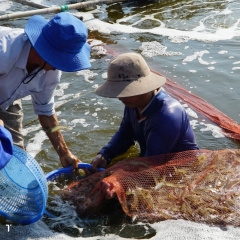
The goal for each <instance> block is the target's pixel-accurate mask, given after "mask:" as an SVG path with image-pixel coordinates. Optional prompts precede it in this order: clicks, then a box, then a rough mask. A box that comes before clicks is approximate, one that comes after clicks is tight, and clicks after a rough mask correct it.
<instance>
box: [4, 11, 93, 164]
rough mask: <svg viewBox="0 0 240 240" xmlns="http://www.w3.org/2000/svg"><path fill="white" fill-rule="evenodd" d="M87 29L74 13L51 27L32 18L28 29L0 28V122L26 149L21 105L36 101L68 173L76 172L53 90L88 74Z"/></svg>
mask: <svg viewBox="0 0 240 240" xmlns="http://www.w3.org/2000/svg"><path fill="white" fill-rule="evenodd" d="M87 32H88V31H87V28H86V26H85V25H84V23H83V22H82V21H80V20H79V19H78V18H76V17H74V16H72V15H71V14H70V13H66V12H62V13H58V14H56V15H55V16H54V17H53V18H52V19H51V20H50V21H47V20H45V19H44V18H43V17H41V16H38V15H36V16H33V17H31V18H30V19H29V20H28V22H27V25H26V27H25V31H24V30H23V29H11V28H6V27H0V119H2V120H3V121H4V123H5V127H6V128H7V129H8V130H9V131H10V132H11V134H12V137H13V142H14V144H16V145H18V146H20V147H23V146H24V143H23V136H22V133H21V130H22V118H23V114H22V107H21V101H20V99H21V98H23V97H26V96H28V95H31V97H32V105H33V109H34V112H35V114H37V115H38V118H39V121H40V123H41V125H42V127H43V129H45V131H46V132H47V135H48V137H49V139H50V141H51V142H52V144H53V146H54V148H55V150H56V151H57V153H58V155H59V158H60V161H61V163H62V166H63V167H68V166H70V165H73V168H77V165H78V162H80V160H79V159H78V158H77V157H76V156H75V155H73V154H72V153H71V152H70V151H69V149H68V147H67V145H66V143H65V141H64V138H63V136H62V134H61V131H56V132H53V131H52V129H53V127H55V126H56V125H58V119H57V116H56V114H55V109H54V108H55V107H54V90H55V88H56V85H57V84H58V83H59V81H60V77H61V71H66V72H74V71H79V70H82V69H87V68H89V67H90V66H91V65H90V62H89V57H90V46H89V45H88V43H87V42H86V41H87V36H88V33H87Z"/></svg>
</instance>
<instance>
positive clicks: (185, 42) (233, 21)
mask: <svg viewBox="0 0 240 240" xmlns="http://www.w3.org/2000/svg"><path fill="white" fill-rule="evenodd" d="M35 2H38V3H42V4H46V5H49V6H50V5H55V6H57V5H60V4H69V3H70V1H68V2H66V1H63V0H61V1H56V0H51V1H37V0H35ZM0 4H1V8H0V14H1V15H2V14H5V13H11V12H16V11H27V10H33V8H32V7H29V6H24V5H21V4H19V3H15V2H11V1H1V0H0ZM73 12H74V13H75V14H78V15H79V16H82V17H83V21H84V22H85V24H86V25H87V27H88V29H89V42H90V44H91V46H92V52H91V59H92V60H91V63H92V67H91V69H89V70H86V71H80V72H75V73H63V76H62V79H61V83H60V84H59V86H58V88H57V91H56V96H55V99H56V106H57V115H58V118H59V121H60V124H63V125H68V126H69V128H70V131H69V132H64V131H63V135H64V137H65V140H66V142H67V144H68V146H69V148H70V150H71V151H72V152H73V153H74V154H76V155H77V156H78V157H79V158H80V159H81V160H82V161H83V162H90V161H91V159H92V158H93V157H94V156H95V155H96V153H97V152H98V150H100V149H101V147H102V146H104V145H105V144H106V143H107V142H108V140H109V139H110V137H111V136H112V134H113V133H114V132H115V131H116V130H117V129H118V126H119V124H120V122H121V117H122V113H123V106H122V104H121V103H120V102H119V101H118V100H116V99H105V98H101V97H98V96H96V95H95V94H94V93H93V91H94V89H95V88H96V87H97V86H99V85H100V84H101V83H103V80H104V79H106V69H107V66H108V63H109V61H110V59H112V57H113V56H114V55H116V54H119V53H124V52H129V51H132V52H137V53H140V54H142V55H143V56H144V57H145V59H146V61H147V62H148V63H149V65H150V67H151V69H153V70H156V71H158V72H160V73H162V74H164V75H165V76H167V77H168V78H170V79H172V80H174V81H176V82H177V83H179V84H180V85H181V86H182V87H184V88H185V89H187V90H189V91H191V92H192V93H193V94H195V95H197V96H199V97H201V98H204V99H205V100H207V101H208V102H209V103H211V104H212V105H214V106H215V107H216V108H217V109H219V110H220V111H222V112H224V113H225V114H226V115H228V116H229V117H231V118H232V119H234V120H235V121H237V122H240V120H239V117H240V107H239V100H240V97H239V90H238V87H239V83H238V81H239V72H240V51H239V45H240V44H239V40H240V24H239V21H240V17H239V16H240V14H239V13H240V2H239V1H237V0H208V1H203V0H193V1H191V0H188V1H186V0H176V1H174V0H160V1H126V2H123V3H117V4H102V5H97V6H95V7H93V8H91V9H90V8H88V9H84V10H83V11H73ZM52 16H53V14H48V15H45V16H44V17H46V18H51V17H52ZM27 20H28V18H27V17H26V18H22V19H13V20H9V21H2V22H1V23H0V24H1V25H3V26H10V27H21V28H24V26H25V24H26V21H27ZM23 104H24V112H25V119H24V124H25V129H24V135H25V146H26V149H27V151H28V152H29V153H30V154H31V155H32V156H34V157H35V158H36V160H37V161H38V162H39V164H40V165H41V167H42V168H43V170H44V172H46V173H47V172H50V171H52V170H54V169H57V168H59V167H61V165H60V163H59V160H58V157H57V154H56V152H55V151H54V150H53V147H52V146H51V144H50V143H49V141H48V139H47V137H46V136H45V133H44V132H43V131H41V129H40V126H39V124H38V122H37V121H32V120H34V119H35V118H36V116H35V115H34V114H33V111H32V107H31V101H30V98H25V99H24V100H23ZM186 108H187V106H186ZM188 111H189V115H190V118H191V123H192V126H193V128H194V132H195V134H196V138H197V141H198V144H199V146H200V148H206V149H211V150H215V149H223V148H238V146H239V144H238V143H237V142H235V141H232V140H230V139H228V138H226V137H224V136H223V135H222V134H221V132H220V131H219V129H218V128H217V127H216V126H215V125H214V124H211V123H207V122H206V121H202V119H201V118H200V116H199V115H198V113H197V112H194V111H193V110H191V109H188ZM56 188H57V187H56ZM55 190H56V191H57V189H55ZM50 199H51V201H52V204H55V205H54V206H55V210H56V211H57V212H58V214H59V218H58V219H55V220H49V219H46V218H45V217H44V218H43V219H42V220H41V221H39V222H38V223H36V224H34V225H33V226H32V225H31V226H26V227H23V228H21V227H19V226H14V227H12V231H10V233H6V231H7V229H5V226H4V225H2V233H1V234H4V232H5V233H6V234H5V235H4V239H7V238H8V237H9V236H11V237H10V238H9V239H14V238H13V237H14V236H16V239H26V238H27V237H29V239H36V238H37V237H38V238H42V239H46V238H47V237H48V236H51V238H52V239H68V238H70V239H71V238H80V239H81V238H83V237H87V238H88V239H90V237H91V236H92V237H93V239H120V238H121V237H122V238H134V239H137V238H144V237H145V238H152V239H160V238H161V239H204V237H206V239H217V238H218V239H222V240H223V239H237V237H236V238H235V236H239V235H240V230H239V229H233V228H229V229H228V231H227V232H228V233H227V232H224V231H222V230H221V229H220V228H218V227H216V228H215V227H212V228H210V227H208V226H202V225H200V224H199V225H198V224H197V223H189V222H186V221H183V220H179V221H165V222H162V223H155V224H144V223H132V222H131V221H130V220H129V219H127V218H125V217H124V216H123V215H121V213H120V215H119V217H118V218H116V216H111V215H109V216H108V218H103V219H95V220H93V221H91V222H84V221H82V220H81V219H79V218H78V217H77V216H76V214H75V211H74V209H73V208H72V206H70V205H69V204H68V203H67V202H64V201H63V200H62V199H61V198H60V197H58V196H54V197H53V196H51V192H50ZM48 228H49V229H48ZM189 228H190V229H191V228H192V230H189ZM41 229H42V230H41ZM43 229H44V231H45V232H46V233H45V234H46V235H45V234H43ZM168 230H169V231H168ZM174 231H175V233H176V231H177V232H178V233H181V234H180V235H178V237H177V235H176V234H174ZM191 232H193V233H194V234H193V235H189V234H190V233H191ZM56 233H57V234H56ZM195 233H196V234H195ZM203 233H204V234H203ZM1 234H0V235H1ZM107 234H112V235H107ZM201 234H202V235H201ZM229 234H232V235H231V236H233V237H232V238H230V235H229ZM103 236H104V237H103ZM216 236H218V237H216ZM101 237H102V238H101ZM184 237H187V238H184Z"/></svg>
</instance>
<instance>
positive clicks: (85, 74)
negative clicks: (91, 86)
mask: <svg viewBox="0 0 240 240" xmlns="http://www.w3.org/2000/svg"><path fill="white" fill-rule="evenodd" d="M76 75H77V76H83V77H84V80H85V81H86V82H88V83H93V81H94V78H93V77H94V76H97V75H98V74H97V73H94V72H93V71H91V70H89V69H86V70H81V71H78V72H76ZM90 78H92V79H93V80H91V79H90Z"/></svg>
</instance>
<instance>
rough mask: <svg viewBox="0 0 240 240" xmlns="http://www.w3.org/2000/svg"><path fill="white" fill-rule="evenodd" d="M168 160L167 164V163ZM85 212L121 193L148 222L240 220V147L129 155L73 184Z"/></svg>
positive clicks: (130, 210) (130, 209)
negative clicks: (129, 157)
mask: <svg viewBox="0 0 240 240" xmlns="http://www.w3.org/2000/svg"><path fill="white" fill-rule="evenodd" d="M164 162H165V164H163V163H164ZM67 191H68V193H67V194H68V197H69V199H71V201H72V203H73V204H74V205H75V206H76V207H77V212H78V213H79V215H80V216H85V217H86V216H91V215H92V214H93V213H94V212H95V211H97V209H99V208H101V206H102V205H104V204H105V203H107V202H108V201H109V199H106V196H109V193H111V194H110V195H111V196H112V197H114V196H116V197H117V199H118V201H119V202H120V204H121V207H122V209H123V211H124V212H125V213H126V214H127V215H128V216H130V217H132V218H135V219H138V220H143V221H159V220H166V219H186V220H191V221H197V222H205V223H209V224H210V223H215V224H224V225H227V224H230V225H236V226H239V225H240V150H237V149H224V150H218V151H210V150H194V151H185V152H180V153H171V154H164V155H158V156H152V157H145V158H133V159H126V160H123V161H121V162H118V163H116V164H115V165H113V166H111V167H110V168H108V169H106V170H105V171H104V172H99V173H96V174H93V175H91V176H89V177H87V178H86V179H83V180H81V181H80V182H76V183H74V184H72V185H70V186H69V187H68V190H67Z"/></svg>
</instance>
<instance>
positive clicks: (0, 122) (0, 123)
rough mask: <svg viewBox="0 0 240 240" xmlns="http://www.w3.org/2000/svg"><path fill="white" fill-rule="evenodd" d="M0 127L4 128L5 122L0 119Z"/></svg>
mask: <svg viewBox="0 0 240 240" xmlns="http://www.w3.org/2000/svg"><path fill="white" fill-rule="evenodd" d="M0 125H1V126H3V127H4V123H3V120H1V119H0Z"/></svg>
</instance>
